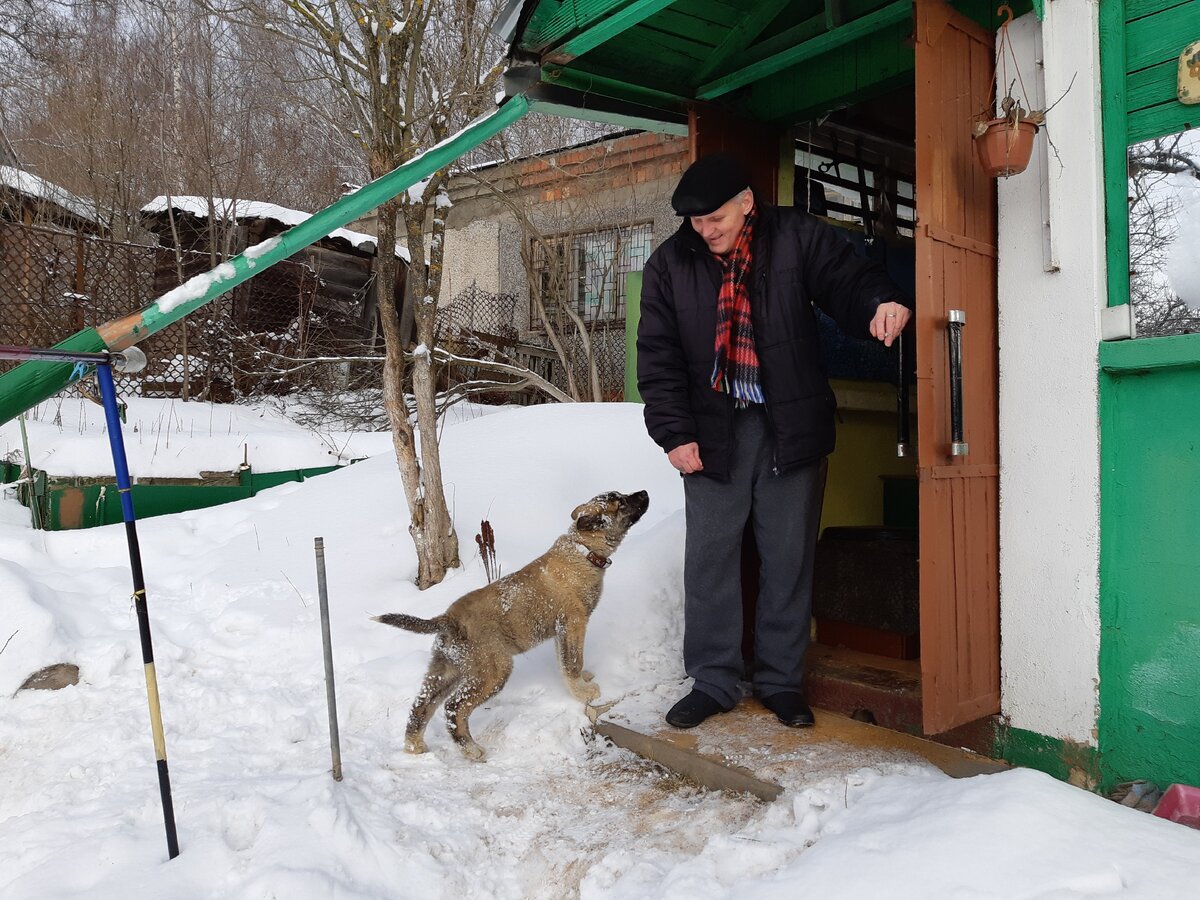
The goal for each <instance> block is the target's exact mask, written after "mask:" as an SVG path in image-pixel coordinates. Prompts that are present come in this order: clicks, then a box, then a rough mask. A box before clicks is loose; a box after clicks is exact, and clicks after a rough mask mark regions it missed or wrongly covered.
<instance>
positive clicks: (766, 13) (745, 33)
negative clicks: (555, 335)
mask: <svg viewBox="0 0 1200 900" xmlns="http://www.w3.org/2000/svg"><path fill="white" fill-rule="evenodd" d="M788 2H789V0H763V2H762V3H760V4H759V5H758V6H756V7H754V9H752V10H751V11H750V12H749V13H747V14H746V17H745V18H744V19H742V21H741V22H739V23H738V24H737V25H736V26H734V27H733V28H731V29H729V33H728V34H727V35H726V36H725V40H723V41H721V43H720V44H719V45H718V46H717V48H716V49H715V50H714V51H713V55H712V58H711V59H709V61H708V62H707V63H706V64H705V65H704V66H703V67H701V69H700V71H699V72H697V73H696V81H698V82H703V81H704V79H706V78H708V76H710V75H712V73H713V72H716V71H717V70H718V69H720V68H721V66H723V65H724V64H725V63H726V62H728V61H729V60H730V59H732V58H733V57H734V56H736V55H737V54H738V53H741V52H742V51H744V50H745V49H746V48H747V47H749V46H750V42H751V41H753V40H754V39H755V38H756V37H758V36H759V35H760V34H762V30H763V29H764V28H766V27H767V26H768V25H770V24H771V21H772V20H773V19H774V18H775V17H776V16H777V15H779V13H780V11H781V10H782V9H783V8H784V7H785V6H787V5H788Z"/></svg>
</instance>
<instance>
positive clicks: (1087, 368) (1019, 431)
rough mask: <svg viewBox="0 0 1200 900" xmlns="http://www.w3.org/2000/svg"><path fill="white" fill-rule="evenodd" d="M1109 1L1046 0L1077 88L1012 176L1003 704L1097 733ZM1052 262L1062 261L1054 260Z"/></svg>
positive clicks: (1020, 723)
mask: <svg viewBox="0 0 1200 900" xmlns="http://www.w3.org/2000/svg"><path fill="white" fill-rule="evenodd" d="M1097 7H1098V3H1097V0H1054V2H1053V3H1047V4H1046V19H1045V22H1044V23H1042V25H1041V39H1042V44H1043V49H1044V57H1045V60H1046V65H1045V93H1046V96H1048V97H1049V98H1050V100H1051V102H1053V101H1054V100H1055V99H1057V98H1058V97H1059V96H1060V95H1062V94H1063V92H1064V91H1066V90H1067V86H1068V84H1070V83H1071V81H1072V79H1074V84H1073V85H1072V86H1071V88H1070V91H1069V93H1067V94H1066V96H1065V97H1064V98H1063V99H1062V101H1061V102H1060V103H1059V104H1058V105H1057V106H1055V107H1054V109H1053V110H1052V111H1051V112H1050V114H1049V116H1048V122H1047V129H1046V130H1047V131H1048V132H1049V136H1050V139H1051V140H1052V141H1053V142H1054V147H1053V149H1051V150H1050V151H1049V154H1048V157H1049V159H1048V162H1044V163H1043V164H1042V165H1040V166H1035V165H1031V166H1030V168H1029V169H1027V170H1026V171H1025V172H1024V173H1022V174H1020V175H1016V176H1013V177H1011V178H1007V179H1000V185H999V213H1000V220H999V279H1000V281H999V307H1000V308H999V326H1000V463H1001V470H1000V598H1001V599H1000V616H1001V622H1000V631H1001V672H1002V676H1001V682H1002V686H1001V691H1002V701H1001V702H1002V708H1003V712H1004V713H1005V714H1006V715H1007V716H1009V718H1010V721H1011V723H1012V725H1014V726H1016V727H1018V728H1023V729H1028V730H1030V731H1034V732H1037V733H1039V734H1043V735H1047V736H1050V737H1055V738H1060V739H1069V740H1072V741H1077V742H1081V743H1086V744H1090V745H1094V744H1095V742H1096V741H1095V736H1094V734H1093V729H1094V727H1095V724H1096V704H1097V692H1096V691H1097V681H1098V678H1099V669H1098V654H1099V648H1100V612H1099V577H1098V567H1099V555H1100V553H1099V537H1100V527H1099V513H1100V505H1099V504H1100V470H1099V436H1100V434H1099V422H1098V418H1099V417H1098V412H1097V402H1098V394H1097V351H1096V348H1097V343H1098V341H1099V334H1100V330H1099V317H1100V310H1101V308H1102V306H1103V305H1104V302H1105V301H1104V297H1105V291H1104V287H1105V280H1104V279H1105V275H1104V267H1105V255H1104V205H1103V200H1104V194H1103V177H1102V173H1103V168H1102V164H1101V132H1100V93H1099V86H1100V77H1099V58H1098V49H1097V37H1096V35H1097ZM1038 28H1039V25H1038V22H1037V19H1036V17H1035V16H1034V14H1033V13H1030V14H1028V15H1026V16H1023V17H1022V18H1021V19H1019V20H1017V21H1015V22H1013V24H1012V25H1011V26H1010V27H1009V39H1010V41H1011V42H1012V44H1013V46H1014V49H1016V51H1017V58H1018V61H1019V63H1020V70H1021V76H1022V78H1023V79H1024V82H1025V86H1026V87H1027V88H1030V89H1032V82H1033V81H1034V75H1035V72H1036V69H1037V67H1036V64H1035V55H1034V54H1035V41H1036V37H1037V33H1038ZM1009 69H1010V72H1011V69H1012V64H1011V61H1010V62H1009ZM1010 77H1011V76H1010ZM1017 90H1018V91H1019V90H1020V87H1019V86H1018V88H1017ZM1043 192H1046V193H1043ZM1044 198H1048V202H1047V200H1046V199H1044ZM1043 209H1046V210H1048V213H1049V221H1050V236H1051V244H1052V248H1051V249H1049V250H1047V248H1045V247H1044V243H1045V242H1044V239H1043V237H1044V235H1043V232H1044V230H1043V228H1042V222H1043V221H1044V215H1043ZM1047 257H1049V258H1047ZM1053 263H1057V266H1058V271H1054V272H1046V271H1044V268H1045V267H1046V266H1049V265H1052V264H1053Z"/></svg>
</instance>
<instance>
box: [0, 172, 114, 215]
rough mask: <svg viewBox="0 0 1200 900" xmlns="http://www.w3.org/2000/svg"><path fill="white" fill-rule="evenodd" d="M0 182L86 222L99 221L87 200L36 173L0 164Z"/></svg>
mask: <svg viewBox="0 0 1200 900" xmlns="http://www.w3.org/2000/svg"><path fill="white" fill-rule="evenodd" d="M0 184H2V185H4V186H5V187H7V188H11V189H12V190H14V191H18V192H20V193H22V194H25V195H26V196H28V197H33V198H34V199H36V200H45V201H47V202H49V203H53V204H55V205H57V206H61V207H62V208H63V209H65V210H67V211H68V212H70V213H71V214H72V215H76V216H78V217H79V218H81V219H83V220H85V221H87V222H93V223H97V222H99V220H98V219H97V218H96V211H95V210H94V209H93V208H92V207H91V206H89V205H88V203H87V201H85V200H81V199H80V198H79V197H76V196H75V195H74V194H72V193H71V192H69V191H68V190H67V189H66V188H63V187H60V186H59V185H57V184H54V183H52V182H49V181H46V180H45V179H42V178H38V177H37V176H36V175H30V174H29V173H28V172H23V171H22V170H20V169H14V168H13V167H12V166H0Z"/></svg>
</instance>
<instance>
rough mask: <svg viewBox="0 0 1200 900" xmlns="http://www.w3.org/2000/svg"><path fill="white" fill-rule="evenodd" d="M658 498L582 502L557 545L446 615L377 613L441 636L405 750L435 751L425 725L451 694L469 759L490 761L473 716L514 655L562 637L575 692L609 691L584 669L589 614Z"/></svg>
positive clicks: (640, 495) (588, 695)
mask: <svg viewBox="0 0 1200 900" xmlns="http://www.w3.org/2000/svg"><path fill="white" fill-rule="evenodd" d="M649 505H650V498H649V496H648V495H647V494H646V492H645V491H638V492H637V493H636V494H620V493H617V492H616V491H613V492H611V493H607V494H601V495H599V496H598V497H593V498H592V499H591V500H589V501H588V502H587V503H584V504H582V505H580V506H577V507H576V508H575V510H574V511H573V512H572V513H571V519H572V520H573V522H572V525H571V527H570V529H568V531H567V533H566V534H564V535H562V536H560V537H559V538H558V540H556V541H555V542H554V545H553V546H552V547H551V548H550V549H549V550H547V551H546V552H545V553H543V554H542V555H541V556H539V557H538V558H537V559H535V560H534V561H533V562H531V563H529V564H528V565H527V566H525V567H524V568H522V569H519V570H517V571H516V572H513V573H512V574H511V575H505V576H504V577H503V578H499V579H497V580H496V581H494V582H492V583H491V584H489V585H487V586H486V587H481V588H479V589H478V590H474V591H471V592H470V593H469V594H465V595H463V596H462V597H460V598H459V599H458V600H456V601H455V602H454V603H453V604H451V606H450V608H449V609H447V610H446V611H445V612H444V613H442V615H440V616H437V617H435V618H433V619H419V618H417V617H416V616H408V615H404V614H403V613H387V614H385V615H382V616H374V617H373V618H374V619H375V621H376V622H382V623H383V624H384V625H393V626H395V627H396V628H403V629H405V630H406V631H415V632H417V633H418V634H436V635H437V637H436V638H435V639H434V642H433V657H432V659H431V660H430V662H429V671H428V672H427V673H426V674H425V681H424V683H422V685H421V690H420V692H419V693H418V694H417V699H416V701H414V703H413V708H412V712H411V713H409V717H408V728H407V729H406V730H405V734H404V749H405V750H407V751H408V752H409V753H424V752H425V750H426V747H425V736H424V735H425V725H426V724H427V723H428V722H429V717H430V715H432V714H433V711H434V710H435V709H436V708H437V706H438V704H439V703H441V702H442V701H443V700H445V702H446V727H447V728H449V729H450V737H451V738H453V739H454V741H455V743H457V744H458V746H459V748H460V749H461V750H462V751H463V753H465V754H466V755H467V756H469V757H472V758H473V759H483V757H484V752H483V748H482V747H480V746H479V745H478V744H476V743H475V741H474V740H473V739H472V738H471V731H470V728H469V727H468V725H467V719H468V717H469V716H470V715H471V713H472V711H474V709H475V707H477V706H479V705H480V704H481V703H483V702H484V701H486V700H487V699H488V698H490V697H492V696H494V695H495V694H496V693H497V692H498V691H499V690H500V689H501V688H502V687H504V683H505V682H506V681H508V676H509V675H511V674H512V669H513V657H514V656H516V655H517V654H518V653H524V652H525V651H526V650H528V649H529V648H531V647H533V646H535V645H537V644H540V643H541V642H542V641H544V640H546V639H547V638H550V637H552V636H553V637H554V639H555V643H556V644H557V647H558V660H559V665H561V666H562V671H563V675H564V676H565V677H566V679H567V686H568V687H569V688H570V689H571V693H572V694H574V695H575V696H576V697H578V698H579V699H580V700H582V701H583V702H585V703H587V702H588V701H591V700H595V699H596V698H597V697H599V696H600V688H599V687H597V686H596V684H595V683H594V682H593V681H592V676H591V673H589V672H585V671H584V670H583V640H584V634H585V632H586V630H587V623H588V617H589V616H590V615H591V614H592V610H594V609H595V608H596V604H597V603H598V602H599V601H600V584H601V581H602V580H603V578H604V570H605V569H606V568H608V566H609V565H610V564H611V562H612V560H611V559H610V557H611V556H612V553H613V551H614V550H616V549H617V545H618V544H620V543H621V540H622V539H623V538H624V537H625V533H626V532H627V531H628V530H629V529H630V527H632V526H633V524H634V523H635V522H637V520H638V519H640V518H641V517H642V514H643V513H645V512H646V509H647V507H649Z"/></svg>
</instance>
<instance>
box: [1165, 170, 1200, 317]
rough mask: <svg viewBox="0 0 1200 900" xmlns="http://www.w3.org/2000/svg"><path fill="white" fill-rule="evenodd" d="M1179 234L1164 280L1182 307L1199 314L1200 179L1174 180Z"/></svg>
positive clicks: (1168, 261) (1177, 177) (1178, 176)
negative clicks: (1177, 203) (1177, 296)
mask: <svg viewBox="0 0 1200 900" xmlns="http://www.w3.org/2000/svg"><path fill="white" fill-rule="evenodd" d="M1174 179H1175V181H1176V183H1177V188H1178V194H1177V195H1176V197H1177V199H1178V202H1179V211H1178V221H1179V231H1178V232H1177V233H1176V235H1175V241H1174V243H1172V245H1171V248H1170V251H1169V255H1168V257H1167V279H1168V281H1169V282H1170V284H1171V288H1172V289H1173V290H1174V291H1175V293H1176V294H1178V295H1179V299H1181V300H1182V301H1183V302H1184V303H1186V304H1187V305H1188V306H1190V307H1191V308H1192V309H1194V310H1197V311H1200V179H1197V178H1194V177H1187V176H1182V175H1177V176H1174Z"/></svg>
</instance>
